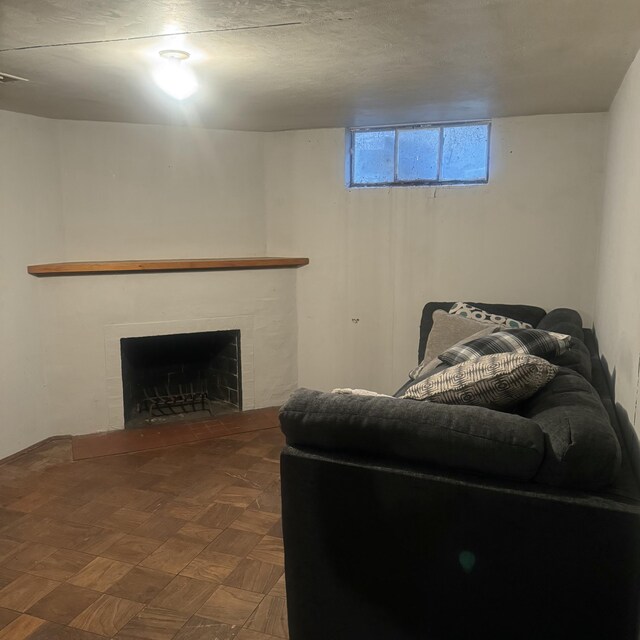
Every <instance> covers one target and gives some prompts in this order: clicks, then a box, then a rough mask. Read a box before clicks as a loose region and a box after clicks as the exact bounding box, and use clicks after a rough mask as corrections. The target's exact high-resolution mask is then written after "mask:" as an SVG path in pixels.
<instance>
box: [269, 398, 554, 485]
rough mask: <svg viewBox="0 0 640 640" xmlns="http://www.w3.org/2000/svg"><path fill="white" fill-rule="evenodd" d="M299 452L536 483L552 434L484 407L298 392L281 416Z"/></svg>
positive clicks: (520, 418)
mask: <svg viewBox="0 0 640 640" xmlns="http://www.w3.org/2000/svg"><path fill="white" fill-rule="evenodd" d="M280 422H281V425H282V430H283V432H284V434H285V436H286V438H287V443H288V444H290V445H295V446H297V447H303V448H311V449H315V450H323V451H340V452H341V453H352V454H365V455H371V456H375V457H377V458H380V459H387V460H389V459H396V460H405V461H407V462H412V463H416V462H417V463H422V464H428V465H436V466H439V467H445V468H453V469H459V470H461V471H466V472H471V473H481V474H484V475H492V476H499V477H505V478H511V479H515V480H525V481H526V480H530V479H532V478H533V477H534V476H535V475H536V473H537V472H538V469H539V467H540V465H541V463H542V459H543V456H544V446H545V445H544V436H543V433H542V431H541V429H540V427H539V426H538V425H537V424H536V423H535V422H534V421H532V420H529V419H527V418H523V417H521V416H518V415H514V414H510V413H503V412H500V411H493V410H491V409H484V408H482V407H467V406H447V405H440V404H435V403H430V402H418V401H415V400H407V399H398V398H385V397H366V396H355V395H343V394H331V393H322V392H320V391H312V390H309V389H299V390H298V391H296V392H295V393H294V394H293V395H292V396H291V398H290V399H289V400H288V401H287V403H286V404H285V405H284V406H283V407H282V409H281V411H280Z"/></svg>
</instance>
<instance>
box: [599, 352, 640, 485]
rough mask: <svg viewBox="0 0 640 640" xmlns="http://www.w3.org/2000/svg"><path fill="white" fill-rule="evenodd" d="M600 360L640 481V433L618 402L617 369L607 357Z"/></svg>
mask: <svg viewBox="0 0 640 640" xmlns="http://www.w3.org/2000/svg"><path fill="white" fill-rule="evenodd" d="M600 362H601V363H602V368H603V370H604V373H605V376H606V382H607V384H608V386H609V391H610V392H611V398H612V400H613V403H614V407H615V412H616V414H617V417H618V423H619V426H620V434H621V436H622V440H623V444H624V446H625V448H626V450H627V452H628V454H629V459H630V461H631V465H632V467H633V473H634V475H635V477H636V478H637V479H638V482H640V441H638V434H637V433H636V430H635V429H634V427H633V424H632V422H631V420H630V419H629V414H628V413H627V410H626V409H625V408H624V407H623V406H622V405H621V404H620V403H619V402H616V369H615V367H614V368H613V371H610V369H609V363H608V362H607V359H606V358H605V357H604V356H603V355H601V356H600Z"/></svg>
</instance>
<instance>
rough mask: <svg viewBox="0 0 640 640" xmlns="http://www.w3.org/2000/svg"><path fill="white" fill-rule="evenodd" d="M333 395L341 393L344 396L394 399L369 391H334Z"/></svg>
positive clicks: (384, 394)
mask: <svg viewBox="0 0 640 640" xmlns="http://www.w3.org/2000/svg"><path fill="white" fill-rule="evenodd" d="M331 393H341V394H343V395H352V396H378V397H381V398H393V396H389V395H387V394H386V393H376V392H375V391H368V390H367V389H334V390H333V391H332V392H331Z"/></svg>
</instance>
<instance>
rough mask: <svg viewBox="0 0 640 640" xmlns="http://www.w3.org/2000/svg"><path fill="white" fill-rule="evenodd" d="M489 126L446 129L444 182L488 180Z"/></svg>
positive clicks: (443, 158) (443, 163)
mask: <svg viewBox="0 0 640 640" xmlns="http://www.w3.org/2000/svg"><path fill="white" fill-rule="evenodd" d="M488 145H489V125H486V124H481V125H467V126H462V127H445V128H444V145H443V148H442V175H441V176H440V179H441V180H442V181H445V182H446V181H448V180H463V181H472V180H486V179H487V177H488V174H487V163H488V158H487V153H488Z"/></svg>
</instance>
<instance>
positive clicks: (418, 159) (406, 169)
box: [398, 129, 440, 182]
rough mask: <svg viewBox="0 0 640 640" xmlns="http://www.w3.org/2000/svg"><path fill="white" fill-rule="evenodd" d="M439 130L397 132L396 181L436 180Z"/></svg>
mask: <svg viewBox="0 0 640 640" xmlns="http://www.w3.org/2000/svg"><path fill="white" fill-rule="evenodd" d="M439 152H440V129H400V130H399V131H398V180H404V181H405V182H408V181H411V180H437V178H438V153H439Z"/></svg>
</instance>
